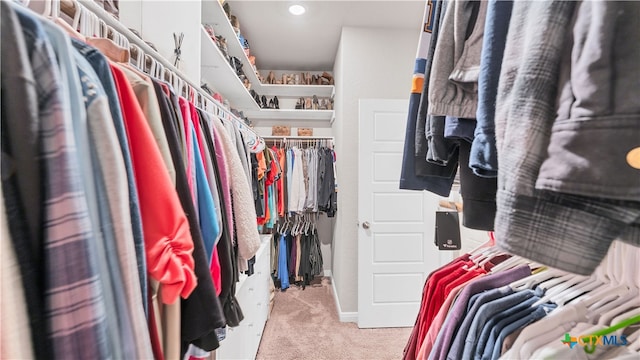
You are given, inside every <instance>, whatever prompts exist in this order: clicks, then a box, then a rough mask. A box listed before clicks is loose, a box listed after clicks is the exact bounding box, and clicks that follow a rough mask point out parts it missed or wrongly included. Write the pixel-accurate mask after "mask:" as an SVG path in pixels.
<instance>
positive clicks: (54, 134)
mask: <svg viewBox="0 0 640 360" xmlns="http://www.w3.org/2000/svg"><path fill="white" fill-rule="evenodd" d="M16 11H17V12H18V16H19V19H20V23H21V25H22V27H23V33H24V36H25V41H26V43H27V48H28V53H29V56H30V60H31V66H32V70H33V74H34V77H35V79H36V82H37V84H36V88H37V93H38V100H39V104H38V107H39V119H40V124H39V135H40V138H41V144H42V147H41V148H40V154H39V155H40V158H41V161H42V163H43V166H44V169H45V176H46V178H47V179H46V181H45V182H44V183H45V196H44V221H43V222H44V224H43V227H44V249H43V252H44V259H45V268H46V274H45V276H46V280H45V293H44V297H45V301H46V309H45V311H46V314H45V315H46V318H47V321H48V337H49V339H50V340H51V343H52V345H53V347H52V349H51V357H54V358H66V357H69V356H73V357H76V358H83V359H104V358H109V357H111V354H110V352H109V346H108V339H107V336H106V322H105V319H106V313H105V311H104V303H103V300H102V290H101V288H100V285H99V274H98V270H97V266H96V263H95V259H94V258H93V257H92V253H93V250H92V249H91V246H92V245H91V244H92V242H94V241H95V239H94V233H93V229H92V226H91V221H90V219H89V213H88V209H87V200H86V198H85V193H84V187H83V183H82V181H81V179H82V176H81V171H80V168H79V166H78V157H77V156H78V154H77V149H76V145H75V139H74V129H73V126H72V121H71V118H69V117H68V116H66V114H69V112H68V111H66V110H65V107H68V106H69V104H68V103H65V102H64V93H63V90H62V85H61V84H62V78H61V74H60V71H59V69H58V64H57V62H56V55H55V53H54V51H53V48H52V46H51V44H50V43H49V42H48V40H47V37H46V35H45V33H44V31H43V29H42V26H41V24H40V23H38V21H39V20H37V19H35V18H34V17H33V16H32V15H30V14H29V13H28V12H27V11H26V10H23V9H19V8H18V9H17V10H16Z"/></svg>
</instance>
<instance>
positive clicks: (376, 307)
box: [358, 99, 452, 328]
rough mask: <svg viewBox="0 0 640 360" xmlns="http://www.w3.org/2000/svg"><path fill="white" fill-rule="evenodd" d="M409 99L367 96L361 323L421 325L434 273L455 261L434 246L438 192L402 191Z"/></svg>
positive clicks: (363, 136)
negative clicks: (423, 304) (427, 286)
mask: <svg viewBox="0 0 640 360" xmlns="http://www.w3.org/2000/svg"><path fill="white" fill-rule="evenodd" d="M408 107H409V102H408V101H407V100H379V99H375V100H368V99H367V100H360V116H359V119H360V124H359V128H360V130H359V132H360V146H359V150H360V152H359V181H358V184H359V186H358V189H359V190H358V222H359V230H358V326H359V327H360V328H375V327H403V326H413V324H414V322H415V319H416V315H417V314H418V311H419V307H420V300H421V296H422V287H423V285H424V281H425V279H426V277H427V275H428V274H429V273H430V272H431V271H432V270H434V269H436V268H438V267H440V266H441V264H444V263H446V262H448V261H450V260H451V258H452V254H451V253H450V252H441V251H438V250H437V248H436V247H435V246H434V245H433V236H434V225H435V211H436V209H437V207H438V199H439V198H438V196H437V195H434V194H431V193H429V192H426V191H408V190H399V180H400V168H401V166H402V151H403V144H404V136H405V125H406V121H407V110H408Z"/></svg>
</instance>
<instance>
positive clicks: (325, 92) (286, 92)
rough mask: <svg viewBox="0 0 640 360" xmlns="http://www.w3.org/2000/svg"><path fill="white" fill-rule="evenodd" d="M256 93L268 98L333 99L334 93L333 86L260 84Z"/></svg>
mask: <svg viewBox="0 0 640 360" xmlns="http://www.w3.org/2000/svg"><path fill="white" fill-rule="evenodd" d="M252 88H253V87H252ZM255 90H256V92H257V93H258V94H260V95H266V96H278V97H280V96H282V97H291V98H296V97H309V96H313V95H317V96H318V97H325V98H326V97H331V96H332V95H333V92H334V86H333V85H270V84H260V85H259V86H257V87H256V89H255Z"/></svg>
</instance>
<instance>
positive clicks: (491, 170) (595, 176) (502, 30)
mask: <svg viewBox="0 0 640 360" xmlns="http://www.w3.org/2000/svg"><path fill="white" fill-rule="evenodd" d="M421 25H423V26H421V34H420V40H419V44H418V52H417V58H416V60H415V67H414V76H413V86H412V89H411V95H410V102H409V115H408V118H407V124H406V132H405V134H406V136H405V143H404V154H403V164H402V175H401V179H400V188H402V189H407V190H419V191H422V190H427V191H430V192H432V193H435V194H437V195H440V196H444V197H447V196H449V193H450V191H451V189H452V184H453V183H454V180H455V178H456V174H458V175H459V178H460V195H461V196H462V199H463V203H464V206H463V208H462V213H463V217H462V222H463V225H464V226H465V227H468V228H472V229H477V230H486V231H495V234H496V241H497V246H499V247H501V248H502V249H503V250H505V251H508V252H509V253H512V254H517V255H520V256H524V257H528V258H531V259H534V260H536V261H539V262H543V263H545V264H546V265H549V266H553V267H556V268H560V269H563V270H566V271H570V272H574V273H576V274H580V275H587V274H591V273H592V272H593V271H594V269H595V268H596V267H597V266H598V264H599V263H600V261H601V259H602V258H603V257H604V255H605V254H606V253H607V249H608V246H609V244H610V243H611V242H612V241H613V240H615V239H620V240H622V241H626V242H628V243H629V244H632V245H635V246H640V230H639V229H640V181H638V179H639V178H640V103H638V102H637V101H635V100H634V99H637V98H639V97H640V87H639V86H638V84H637V82H634V81H632V80H630V79H637V78H639V77H640V67H638V66H637V65H636V64H637V63H638V62H640V51H638V43H640V32H638V31H637V29H638V28H639V27H640V3H638V2H634V1H562V0H544V1H512V0H488V1H470V0H456V1H447V0H427V1H425V10H424V21H423V24H421ZM595 143H597V144H598V145H597V146H594V145H593V144H595ZM600 149H607V150H606V152H602V151H601V150H600ZM614 174H615V175H614ZM593 224H598V226H594V225H593Z"/></svg>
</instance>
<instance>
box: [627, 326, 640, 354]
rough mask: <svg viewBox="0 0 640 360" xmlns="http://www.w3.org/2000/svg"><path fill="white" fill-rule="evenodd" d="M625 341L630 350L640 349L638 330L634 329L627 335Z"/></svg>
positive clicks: (636, 350) (639, 331)
mask: <svg viewBox="0 0 640 360" xmlns="http://www.w3.org/2000/svg"><path fill="white" fill-rule="evenodd" d="M627 341H628V342H629V349H630V350H631V351H635V352H638V351H640V330H636V331H634V332H633V333H631V334H630V335H629V336H627Z"/></svg>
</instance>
